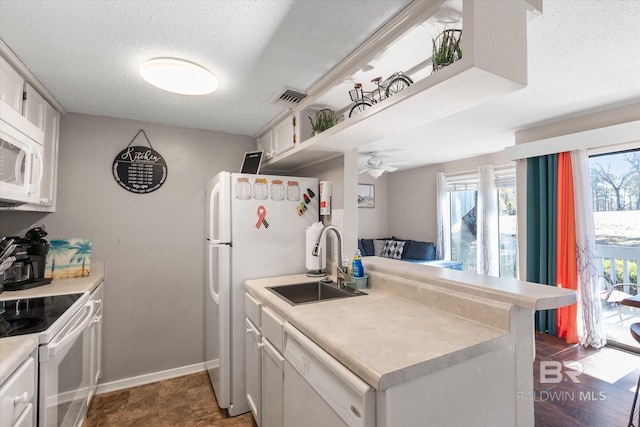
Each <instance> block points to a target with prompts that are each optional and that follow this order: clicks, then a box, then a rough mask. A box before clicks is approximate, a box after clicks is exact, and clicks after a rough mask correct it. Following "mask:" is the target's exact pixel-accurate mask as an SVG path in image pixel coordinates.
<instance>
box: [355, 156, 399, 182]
mask: <svg viewBox="0 0 640 427" xmlns="http://www.w3.org/2000/svg"><path fill="white" fill-rule="evenodd" d="M369 155H370V157H369V159H367V163H366V166H365V168H364V169H362V170H360V171H359V172H358V173H359V174H361V173H365V172H366V173H368V174H369V175H371V176H372V177H374V178H378V177H379V176H380V175H382V174H383V173H385V172H395V171H397V170H398V168H397V167H395V166H393V165H406V164H409V162H407V161H397V162H384V161H382V160H380V158H378V157H377V155H376V153H370V154H369Z"/></svg>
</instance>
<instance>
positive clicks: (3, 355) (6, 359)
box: [0, 261, 105, 385]
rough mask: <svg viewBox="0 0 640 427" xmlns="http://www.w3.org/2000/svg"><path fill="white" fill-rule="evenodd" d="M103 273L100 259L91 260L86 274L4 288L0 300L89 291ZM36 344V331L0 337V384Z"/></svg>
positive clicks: (98, 281)
mask: <svg viewBox="0 0 640 427" xmlns="http://www.w3.org/2000/svg"><path fill="white" fill-rule="evenodd" d="M104 275H105V269H104V262H96V261H94V262H92V263H91V272H90V274H89V277H81V278H77V279H60V280H54V281H53V282H51V283H50V284H48V285H44V286H38V287H36V288H31V289H25V290H23V291H5V292H3V293H1V294H0V301H8V300H15V299H20V298H38V297H46V296H52V295H66V294H75V293H79V292H92V291H93V290H94V289H95V288H97V287H98V286H99V285H100V283H102V282H103V280H104ZM37 346H38V338H37V334H27V335H19V336H16V337H7V338H0V385H1V384H2V383H3V382H4V381H6V380H7V378H9V376H10V375H11V374H12V373H13V372H14V371H15V370H16V369H17V368H18V366H20V364H21V363H22V362H23V361H24V360H26V359H27V357H28V356H29V354H30V353H31V352H32V351H33V350H34V349H35V348H36V347H37Z"/></svg>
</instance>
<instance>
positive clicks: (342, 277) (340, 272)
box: [311, 225, 347, 288]
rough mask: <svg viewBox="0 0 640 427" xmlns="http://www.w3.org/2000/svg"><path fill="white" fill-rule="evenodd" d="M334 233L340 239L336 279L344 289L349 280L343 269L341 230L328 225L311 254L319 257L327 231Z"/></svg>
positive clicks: (319, 234)
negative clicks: (346, 281)
mask: <svg viewBox="0 0 640 427" xmlns="http://www.w3.org/2000/svg"><path fill="white" fill-rule="evenodd" d="M329 230H331V231H333V232H334V233H335V235H336V237H337V238H338V262H337V264H338V266H337V268H336V278H337V281H338V288H343V287H344V281H345V279H347V274H346V273H345V271H344V270H343V269H342V235H341V234H340V230H338V228H337V227H336V226H335V225H327V226H325V227H324V228H323V229H322V230H321V231H320V233H318V238H317V239H316V244H315V246H314V247H313V251H311V254H312V255H313V256H318V251H319V249H320V241H322V237H323V236H324V235H325V233H326V232H327V231H329Z"/></svg>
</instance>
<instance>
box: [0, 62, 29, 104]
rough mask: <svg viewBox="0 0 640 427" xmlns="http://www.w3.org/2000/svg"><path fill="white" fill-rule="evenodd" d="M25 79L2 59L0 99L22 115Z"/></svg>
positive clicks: (0, 67)
mask: <svg viewBox="0 0 640 427" xmlns="http://www.w3.org/2000/svg"><path fill="white" fill-rule="evenodd" d="M23 91H24V79H23V78H22V76H20V74H18V72H16V70H14V69H13V67H12V66H11V65H9V63H8V62H7V61H5V60H4V58H2V57H0V99H2V100H3V101H4V102H6V103H7V104H8V105H9V106H10V107H11V108H13V109H14V110H16V111H17V112H18V113H20V114H22V92H23Z"/></svg>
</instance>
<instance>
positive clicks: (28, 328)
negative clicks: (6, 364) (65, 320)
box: [0, 293, 82, 338]
mask: <svg viewBox="0 0 640 427" xmlns="http://www.w3.org/2000/svg"><path fill="white" fill-rule="evenodd" d="M81 296H82V294H81V293H80V294H71V295H54V296H49V297H39V298H21V299H15V300H9V301H0V313H1V314H0V338H5V337H13V336H17V335H25V334H34V333H38V332H42V331H45V330H47V329H48V328H49V326H51V325H52V324H53V323H54V322H55V321H56V320H57V319H58V318H59V317H60V316H62V314H63V313H64V312H65V311H66V310H67V309H68V308H69V307H71V306H72V305H73V303H74V302H76V301H77V300H78V298H80V297H81Z"/></svg>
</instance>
